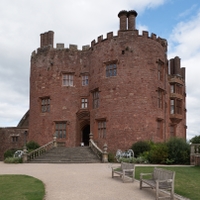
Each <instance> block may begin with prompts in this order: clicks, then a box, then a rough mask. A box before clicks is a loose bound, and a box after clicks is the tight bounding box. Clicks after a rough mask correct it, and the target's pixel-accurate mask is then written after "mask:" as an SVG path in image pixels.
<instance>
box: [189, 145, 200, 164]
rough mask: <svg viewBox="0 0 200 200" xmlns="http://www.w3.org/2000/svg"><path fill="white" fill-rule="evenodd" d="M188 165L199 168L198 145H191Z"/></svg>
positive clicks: (199, 148)
mask: <svg viewBox="0 0 200 200" xmlns="http://www.w3.org/2000/svg"><path fill="white" fill-rule="evenodd" d="M190 164H191V165H195V166H200V144H191V146H190Z"/></svg>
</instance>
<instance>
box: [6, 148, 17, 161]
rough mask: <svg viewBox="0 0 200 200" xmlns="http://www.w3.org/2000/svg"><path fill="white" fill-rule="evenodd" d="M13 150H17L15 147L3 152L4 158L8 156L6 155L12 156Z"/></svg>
mask: <svg viewBox="0 0 200 200" xmlns="http://www.w3.org/2000/svg"><path fill="white" fill-rule="evenodd" d="M15 151H17V149H9V150H7V151H6V152H5V153H4V159H6V158H8V157H13V156H14V153H15Z"/></svg>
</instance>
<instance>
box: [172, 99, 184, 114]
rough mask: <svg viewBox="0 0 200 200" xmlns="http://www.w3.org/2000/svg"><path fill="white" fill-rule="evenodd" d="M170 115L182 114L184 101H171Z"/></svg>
mask: <svg viewBox="0 0 200 200" xmlns="http://www.w3.org/2000/svg"><path fill="white" fill-rule="evenodd" d="M170 113H171V114H179V115H181V114H182V100H181V99H171V100H170Z"/></svg>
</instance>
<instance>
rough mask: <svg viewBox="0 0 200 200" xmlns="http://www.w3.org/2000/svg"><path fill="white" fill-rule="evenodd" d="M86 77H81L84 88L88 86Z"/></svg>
mask: <svg viewBox="0 0 200 200" xmlns="http://www.w3.org/2000/svg"><path fill="white" fill-rule="evenodd" d="M88 82H89V81H88V75H83V76H82V85H83V86H85V85H88Z"/></svg>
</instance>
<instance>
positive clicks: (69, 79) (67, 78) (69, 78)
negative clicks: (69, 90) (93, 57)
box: [62, 74, 74, 86]
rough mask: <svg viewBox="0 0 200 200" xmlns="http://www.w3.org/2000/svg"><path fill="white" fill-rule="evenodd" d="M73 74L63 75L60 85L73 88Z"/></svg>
mask: <svg viewBox="0 0 200 200" xmlns="http://www.w3.org/2000/svg"><path fill="white" fill-rule="evenodd" d="M73 79H74V75H73V74H63V75H62V85H63V86H73Z"/></svg>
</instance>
